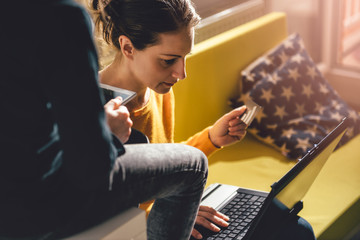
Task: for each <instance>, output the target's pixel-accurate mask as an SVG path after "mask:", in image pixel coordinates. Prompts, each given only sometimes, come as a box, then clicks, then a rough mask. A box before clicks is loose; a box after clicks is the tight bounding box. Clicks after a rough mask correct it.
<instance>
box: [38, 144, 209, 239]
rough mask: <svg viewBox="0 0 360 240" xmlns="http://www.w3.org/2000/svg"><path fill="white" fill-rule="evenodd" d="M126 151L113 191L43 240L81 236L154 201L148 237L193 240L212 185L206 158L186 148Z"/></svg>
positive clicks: (132, 147) (116, 171) (133, 146)
mask: <svg viewBox="0 0 360 240" xmlns="http://www.w3.org/2000/svg"><path fill="white" fill-rule="evenodd" d="M125 148H126V153H125V154H124V155H122V156H120V157H119V158H117V159H116V162H115V164H114V166H113V169H112V171H111V173H110V176H109V181H110V184H109V188H110V189H109V190H106V191H104V190H102V191H99V193H97V194H96V195H95V196H94V198H93V199H92V200H91V201H89V203H87V204H84V206H83V208H82V210H81V211H80V213H79V214H77V216H74V217H73V218H72V221H71V222H69V223H68V224H67V225H66V226H65V227H62V228H60V229H59V230H58V231H56V233H53V234H50V235H51V236H47V237H45V238H40V239H60V238H64V237H66V236H69V235H72V234H76V233H77V232H79V231H82V230H85V229H86V228H88V227H91V226H94V225H96V224H98V223H100V222H101V221H104V220H106V219H108V218H110V217H112V216H114V215H116V214H117V213H119V212H121V211H122V210H124V209H126V208H129V207H132V206H137V205H138V204H139V203H141V202H145V201H148V200H152V199H155V203H154V205H153V207H152V210H151V212H150V214H149V217H148V220H147V237H148V239H149V240H151V239H154V240H155V239H156V240H161V239H174V240H176V239H179V240H180V239H184V240H185V239H189V237H190V234H191V231H192V228H193V226H194V223H195V217H196V215H197V211H198V208H199V204H200V200H201V195H202V193H203V189H204V186H205V184H206V179H207V158H206V156H205V155H204V154H203V153H202V152H201V151H200V150H198V149H196V148H193V147H190V146H187V145H184V144H131V145H125ZM37 239H39V238H37Z"/></svg>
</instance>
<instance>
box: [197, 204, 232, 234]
mask: <svg viewBox="0 0 360 240" xmlns="http://www.w3.org/2000/svg"><path fill="white" fill-rule="evenodd" d="M227 221H229V218H228V217H227V216H225V215H224V214H222V213H220V212H218V211H216V210H215V209H213V208H212V207H207V206H200V208H199V213H198V215H197V216H196V220H195V224H197V225H201V226H203V227H205V228H207V229H209V230H211V231H213V232H219V231H220V228H219V227H218V226H220V227H227V226H228V225H229V224H228V223H227ZM191 235H192V236H193V237H194V238H196V239H202V235H201V234H200V232H199V231H198V230H196V229H195V228H194V229H193V230H192V233H191Z"/></svg>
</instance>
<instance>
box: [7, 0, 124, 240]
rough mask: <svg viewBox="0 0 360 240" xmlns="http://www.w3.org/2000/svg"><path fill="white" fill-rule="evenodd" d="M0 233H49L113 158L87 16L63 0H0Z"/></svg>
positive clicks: (105, 173) (99, 180) (104, 180)
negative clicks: (2, 0)
mask: <svg viewBox="0 0 360 240" xmlns="http://www.w3.org/2000/svg"><path fill="white" fill-rule="evenodd" d="M0 20H1V21H0V34H1V36H0V49H1V51H0V59H1V64H0V74H1V75H0V114H1V117H0V236H1V234H8V235H14V234H17V235H24V236H26V235H29V234H38V233H42V232H46V231H51V230H52V229H53V228H54V227H55V226H58V225H59V224H61V223H62V222H64V221H67V219H68V218H69V217H71V215H72V214H74V212H76V211H77V209H79V207H81V205H83V204H84V203H86V201H87V200H88V199H90V198H91V195H92V194H93V192H94V191H97V190H99V189H102V190H104V191H106V190H107V189H108V180H109V171H110V169H111V166H112V162H113V161H114V159H115V158H116V156H117V155H118V154H121V153H123V151H124V149H123V147H122V145H121V143H119V142H118V144H119V146H118V148H116V147H115V146H114V145H113V144H112V143H111V141H112V136H111V133H110V132H109V130H108V128H107V127H106V123H105V115H104V110H103V109H104V108H103V104H104V101H103V98H102V96H101V95H100V91H99V88H98V83H97V73H98V59H97V54H96V50H95V47H94V43H93V40H92V32H91V29H92V25H91V20H90V17H89V16H88V14H87V12H86V11H85V10H84V9H82V8H80V7H79V6H78V5H76V4H75V3H73V2H72V1H67V0H44V1H40V0H35V1H34V0H32V1H28V0H24V1H5V2H4V3H2V14H1V17H0Z"/></svg>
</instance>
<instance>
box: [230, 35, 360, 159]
mask: <svg viewBox="0 0 360 240" xmlns="http://www.w3.org/2000/svg"><path fill="white" fill-rule="evenodd" d="M241 75H242V76H241V83H240V86H241V90H240V94H239V97H238V98H236V99H231V103H232V106H233V107H237V106H240V105H243V104H244V102H246V99H248V98H251V99H252V100H253V101H254V102H256V103H258V104H259V105H260V106H262V107H263V108H262V111H261V112H260V113H259V114H258V115H257V117H256V119H255V120H254V122H253V123H252V124H251V125H250V126H249V130H248V131H249V132H250V133H251V134H253V135H255V136H256V137H257V138H258V139H260V140H261V141H263V142H265V143H267V144H269V145H271V146H272V147H274V148H276V149H277V150H279V151H280V152H281V153H282V154H283V155H285V156H287V157H288V158H291V159H297V158H301V157H302V156H304V155H305V154H306V152H307V151H308V150H310V149H311V148H312V147H313V145H314V144H316V143H318V142H319V141H320V140H321V139H322V138H323V137H324V136H325V135H326V134H327V133H329V132H330V131H331V130H332V129H333V128H334V127H335V126H337V124H338V123H339V122H340V121H341V120H342V119H343V118H344V117H345V116H346V117H348V118H350V120H351V121H350V122H351V127H350V128H349V129H348V131H347V133H346V135H345V136H344V137H343V138H342V140H341V142H340V143H339V145H338V147H339V146H341V145H343V144H344V143H346V142H347V141H349V140H350V139H351V138H352V137H354V136H355V135H357V134H358V133H359V132H360V116H359V114H358V113H357V112H356V111H355V110H353V109H352V108H351V107H350V106H348V105H347V104H346V102H345V101H343V100H342V99H341V97H340V96H339V95H338V94H337V93H336V91H335V90H334V89H333V88H332V87H331V86H330V85H329V83H328V82H327V81H326V79H325V78H324V77H323V76H322V74H321V73H320V71H319V70H318V68H317V67H316V65H315V63H314V62H313V61H312V59H311V57H310V56H309V55H308V53H307V52H306V50H305V47H304V44H303V41H302V39H301V37H300V35H299V34H293V35H290V36H289V37H288V38H287V39H286V40H284V41H283V42H282V43H281V44H279V45H278V46H276V47H275V48H274V49H272V50H270V51H269V52H268V53H266V54H265V55H263V56H262V57H260V58H259V59H257V60H256V61H254V62H253V63H252V64H250V65H249V66H248V67H247V68H246V69H245V70H243V71H242V74H241Z"/></svg>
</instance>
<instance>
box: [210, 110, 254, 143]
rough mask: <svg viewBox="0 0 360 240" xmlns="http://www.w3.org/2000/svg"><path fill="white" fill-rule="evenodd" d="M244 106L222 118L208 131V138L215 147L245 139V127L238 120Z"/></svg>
mask: <svg viewBox="0 0 360 240" xmlns="http://www.w3.org/2000/svg"><path fill="white" fill-rule="evenodd" d="M245 110H246V106H241V107H238V108H236V109H234V110H232V111H231V112H229V113H227V114H225V115H224V116H222V117H221V118H220V119H219V120H217V121H216V122H215V124H214V125H213V126H212V127H211V128H210V129H209V138H210V140H211V142H212V143H213V144H214V145H215V146H217V147H223V146H227V145H230V144H233V143H235V142H237V141H239V140H241V139H243V138H244V137H245V134H246V128H247V125H246V124H245V123H243V122H242V121H241V120H240V116H241V115H242V114H243V113H244V112H245Z"/></svg>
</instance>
